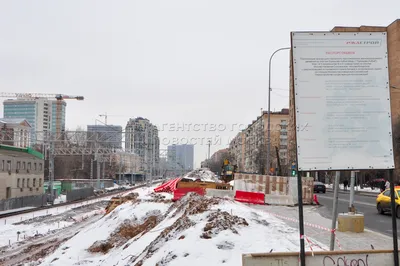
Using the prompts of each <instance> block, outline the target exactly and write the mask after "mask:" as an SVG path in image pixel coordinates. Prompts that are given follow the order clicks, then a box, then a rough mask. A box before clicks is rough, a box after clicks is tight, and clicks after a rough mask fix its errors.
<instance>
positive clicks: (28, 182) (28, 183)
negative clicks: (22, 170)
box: [26, 178, 31, 187]
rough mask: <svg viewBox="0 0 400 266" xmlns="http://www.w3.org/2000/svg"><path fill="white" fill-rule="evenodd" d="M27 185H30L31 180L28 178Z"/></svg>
mask: <svg viewBox="0 0 400 266" xmlns="http://www.w3.org/2000/svg"><path fill="white" fill-rule="evenodd" d="M26 183H27V187H30V186H31V180H30V179H29V178H27V179H26Z"/></svg>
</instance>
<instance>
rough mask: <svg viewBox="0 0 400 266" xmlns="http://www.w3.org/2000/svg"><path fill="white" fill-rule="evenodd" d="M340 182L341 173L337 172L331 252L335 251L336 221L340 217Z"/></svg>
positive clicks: (334, 187) (334, 189)
mask: <svg viewBox="0 0 400 266" xmlns="http://www.w3.org/2000/svg"><path fill="white" fill-rule="evenodd" d="M339 181H340V171H336V176H335V184H334V186H333V212H332V226H331V239H330V249H329V250H331V251H333V250H335V230H336V219H337V216H338V201H339Z"/></svg>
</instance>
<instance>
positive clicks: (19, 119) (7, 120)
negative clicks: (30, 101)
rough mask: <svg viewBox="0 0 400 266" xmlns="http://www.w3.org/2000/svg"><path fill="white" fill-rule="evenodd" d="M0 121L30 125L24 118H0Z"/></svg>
mask: <svg viewBox="0 0 400 266" xmlns="http://www.w3.org/2000/svg"><path fill="white" fill-rule="evenodd" d="M0 123H2V124H14V125H21V124H28V126H29V127H30V126H31V125H30V124H29V122H28V121H27V120H26V119H25V118H0Z"/></svg>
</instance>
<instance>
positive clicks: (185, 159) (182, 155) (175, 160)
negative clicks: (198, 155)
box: [167, 144, 194, 172]
mask: <svg viewBox="0 0 400 266" xmlns="http://www.w3.org/2000/svg"><path fill="white" fill-rule="evenodd" d="M167 162H168V167H169V168H170V169H171V170H174V171H178V172H181V171H184V172H188V171H192V170H193V165H194V145H192V144H183V145H170V146H168V147H167Z"/></svg>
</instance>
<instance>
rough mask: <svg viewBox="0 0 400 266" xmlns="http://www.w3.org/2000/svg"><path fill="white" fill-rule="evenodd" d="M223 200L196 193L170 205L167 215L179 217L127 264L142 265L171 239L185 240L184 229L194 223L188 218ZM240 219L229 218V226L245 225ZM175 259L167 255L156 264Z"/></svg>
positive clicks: (169, 254) (163, 263) (164, 263)
mask: <svg viewBox="0 0 400 266" xmlns="http://www.w3.org/2000/svg"><path fill="white" fill-rule="evenodd" d="M224 200H225V199H221V198H214V197H210V198H209V197H202V196H200V195H198V194H196V193H188V194H186V195H185V196H184V197H182V198H181V199H180V200H179V201H177V202H175V203H174V204H172V205H171V207H170V208H169V210H168V211H167V214H168V213H172V216H171V217H177V216H178V215H180V217H179V218H178V219H177V220H176V221H175V222H174V223H173V224H172V225H171V226H168V227H167V228H165V229H164V230H163V231H162V232H161V233H160V235H159V236H158V237H157V238H156V239H155V240H154V241H152V242H151V243H150V244H149V245H148V246H147V247H146V248H145V249H144V250H143V252H142V253H141V254H140V255H139V256H137V257H135V258H132V259H131V261H130V262H129V263H131V264H133V263H135V264H134V265H135V266H140V265H143V263H144V261H145V260H146V259H148V258H150V257H151V256H152V255H153V254H154V253H155V252H157V250H158V249H159V248H161V247H162V246H163V244H164V243H166V242H168V241H170V240H172V239H179V240H182V239H185V235H183V234H181V233H182V232H183V231H185V230H186V229H189V228H190V227H193V226H194V225H195V222H193V221H192V220H191V219H190V218H189V216H191V215H196V214H199V213H204V212H206V211H209V210H210V209H211V208H212V206H215V205H217V204H219V203H221V202H222V201H224ZM225 216H226V215H225ZM218 217H220V216H217V217H216V218H218ZM232 217H233V216H232ZM240 219H242V218H240V217H234V218H230V220H232V222H231V223H230V224H232V225H235V224H240V223H247V222H245V221H244V222H243V221H242V220H240ZM243 220H244V219H243ZM210 221H214V218H212V219H211V218H210V219H209V222H210ZM228 224H229V222H228ZM233 230H235V229H233ZM220 231H222V230H220ZM235 231H236V230H235ZM236 232H237V231H236ZM175 258H176V255H174V254H172V253H168V255H167V256H166V257H164V258H163V259H162V260H161V261H160V262H158V264H157V265H159V266H161V265H166V264H167V263H168V262H170V261H171V260H173V259H175Z"/></svg>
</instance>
